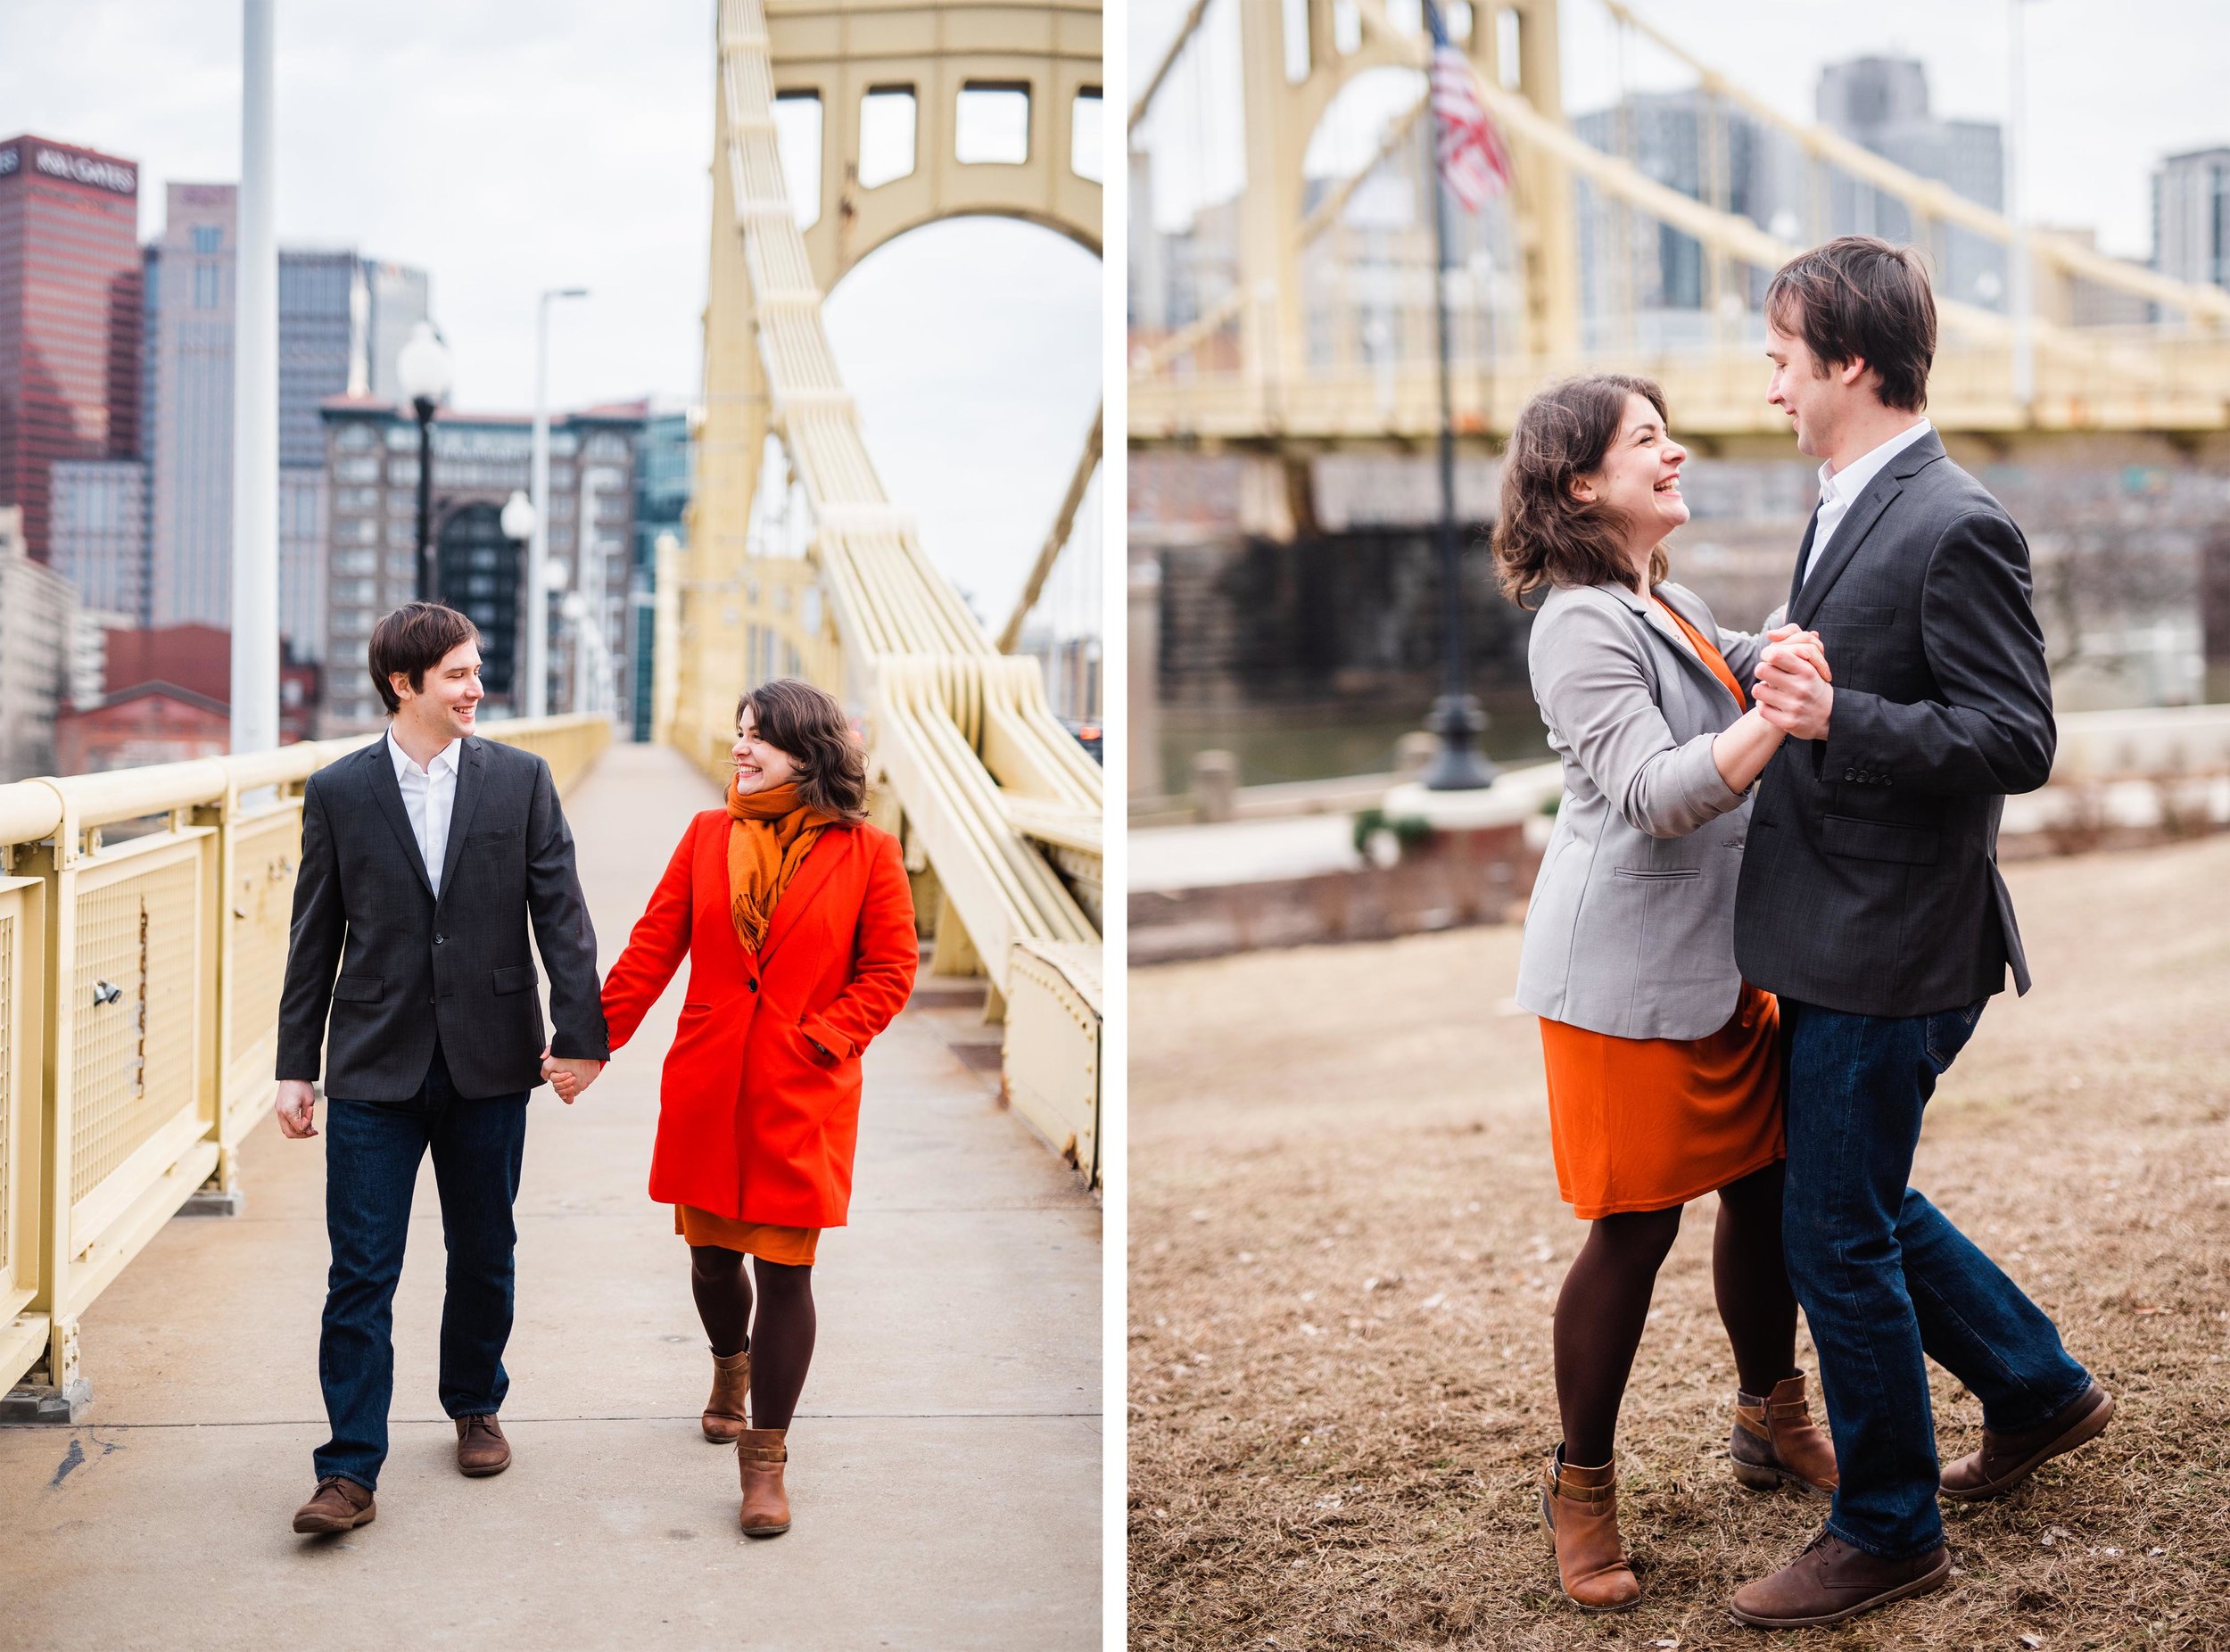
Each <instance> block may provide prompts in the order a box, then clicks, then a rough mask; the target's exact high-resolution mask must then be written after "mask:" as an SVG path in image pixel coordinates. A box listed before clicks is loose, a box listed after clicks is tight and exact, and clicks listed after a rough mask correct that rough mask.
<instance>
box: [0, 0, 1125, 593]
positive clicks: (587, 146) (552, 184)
mask: <svg viewBox="0 0 2230 1652" xmlns="http://www.w3.org/2000/svg"><path fill="white" fill-rule="evenodd" d="M239 28H240V23H239V10H238V7H237V5H236V4H224V3H222V0H147V3H145V4H129V5H127V4H120V3H119V0H96V3H93V4H61V0H21V3H20V4H14V5H12V6H10V7H8V8H6V10H5V12H4V13H0V106H5V107H7V108H8V109H10V110H11V111H12V128H21V129H28V130H29V131H32V132H36V133H38V134H40V135H41V136H50V137H53V138H54V139H56V140H58V141H67V142H82V143H84V144H85V145H87V146H88V147H92V148H96V149H101V150H103V151H105V152H108V153H116V154H120V155H125V156H129V157H130V158H132V160H133V161H135V162H136V164H137V166H138V167H139V168H140V169H141V185H140V194H141V202H142V206H141V219H140V239H141V240H142V241H143V242H145V241H147V240H150V239H152V238H153V236H154V235H156V234H157V233H159V231H160V229H161V222H160V218H159V214H160V211H161V207H160V204H159V203H156V204H153V205H151V204H150V202H151V201H153V197H155V196H156V195H158V194H160V193H161V191H162V190H163V188H164V186H166V185H168V184H169V183H170V182H173V181H177V182H193V183H231V182H234V181H235V180H236V179H237V177H238V166H239V161H238V155H239V134H240V112H239V56H240V34H239ZM712 47H713V7H712V4H711V3H710V0H644V4H640V5H636V6H632V7H627V8H609V7H599V6H594V5H591V4H586V3H585V0H555V3H553V4H542V5H533V6H529V5H525V4H519V0H454V3H451V4H434V3H433V0H398V4H395V5H393V6H391V7H389V8H388V9H387V10H386V11H384V12H383V13H382V14H381V16H380V19H379V21H378V25H377V28H376V30H375V29H370V28H369V27H368V25H367V24H366V23H365V21H364V16H363V14H362V13H359V12H353V11H348V10H342V9H333V10H322V9H321V10H306V9H296V10H289V11H286V12H283V13H282V15H281V16H280V18H279V21H278V36H277V141H278V166H277V191H278V199H277V233H278V239H279V242H280V244H282V245H285V246H290V247H321V246H355V247H359V248H361V249H363V250H364V251H365V252H367V253H368V254H372V255H376V256H377V257H379V258H383V259H389V260H395V261H397V262H400V263H403V264H408V265H411V266H415V267H416V268H422V269H425V270H426V271H427V272H428V274H429V275H430V276H431V277H432V280H433V287H434V317H435V319H436V321H437V322H438V323H439V325H440V326H441V327H442V331H443V333H444V335H445V336H446V338H447V339H448V341H449V343H450V348H451V351H452V352H453V355H454V359H455V363H456V386H455V390H454V392H453V394H452V397H451V404H452V405H454V406H456V407H458V408H459V409H467V410H472V411H491V412H505V413H509V412H519V411H524V410H526V409H530V408H531V407H532V405H533V320H534V318H533V312H534V294H535V293H536V291H537V290H539V289H540V288H541V287H545V286H569V285H583V286H586V287H588V288H589V289H590V291H591V296H590V297H589V298H588V299H587V300H586V301H576V302H574V303H569V304H565V305H560V306H558V307H557V309H556V310H554V312H553V314H552V318H551V327H550V335H551V349H550V386H549V398H550V405H551V406H552V407H553V408H564V407H586V406H591V405H597V404H599V403H606V402H612V401H630V400H633V399H636V398H639V397H643V396H649V397H652V398H654V399H658V400H667V401H695V400H696V399H697V397H698V387H699V379H700V374H701V353H702V342H701V335H700V331H699V318H700V316H701V314H702V310H703V307H704V302H705V293H706V258H707V249H708V236H709V225H710V222H711V189H710V180H709V175H708V167H709V163H710V161H711V156H712V114H713V49H712ZM1100 278H1101V271H1100V266H1099V262H1098V260H1097V259H1096V258H1093V257H1091V256H1089V255H1087V254H1085V253H1084V252H1082V251H1081V250H1080V249H1078V248H1076V247H1074V246H1071V245H1070V244H1068V243H1066V242H1064V241H1062V240H1061V238H1060V237H1058V236H1057V235H1053V234H1052V233H1051V232H1048V231H1045V230H1042V229H1037V228H1035V227H1027V226H1021V225H1018V224H1012V223H1006V222H1001V221H995V220H987V219H974V220H969V221H965V222H959V223H946V224H938V225H933V226H931V227H929V228H927V229H924V230H921V231H918V232H916V233H914V234H912V235H906V236H904V237H903V238H902V239H901V240H900V241H898V242H896V243H895V244H892V245H891V246H889V247H887V248H884V249H883V250H882V251H880V252H878V253H877V254H875V255H874V256H873V257H871V258H870V259H868V260H865V261H864V262H863V264H862V265H861V266H860V267H859V268H857V269H855V271H854V272H853V273H852V274H851V275H849V276H847V277H846V279H845V281H844V282H843V283H842V284H841V285H839V286H838V288H837V290H836V291H835V293H832V294H831V295H830V303H829V307H828V317H829V330H830V342H831V344H832V347H833V348H834V350H835V351H836V354H837V357H838V360H839V362H840V363H841V365H842V366H843V368H844V370H845V373H846V376H847V383H849V384H852V387H853V389H854V391H855V394H856V396H857V398H858V401H859V405H860V407H861V409H862V413H863V418H864V419H865V421H866V424H867V428H868V433H869V438H870V441H871V442H872V443H873V450H874V454H875V458H876V460H877V463H878V465H879V466H880V467H882V469H883V470H884V472H885V473H886V482H887V483H888V486H889V490H890V491H891V493H892V495H893V497H894V498H895V499H896V500H899V501H900V502H901V503H903V504H904V506H905V507H906V508H908V509H910V510H912V511H913V512H914V513H915V515H916V516H917V517H918V519H919V521H920V522H921V533H922V538H923V542H924V546H925V549H927V550H928V551H929V555H930V557H931V558H932V559H933V560H934V561H935V562H936V563H937V566H939V567H941V568H943V569H945V570H946V572H947V573H948V574H950V575H951V576H952V577H953V578H954V581H955V582H957V583H958V584H960V585H961V586H962V587H963V588H964V589H966V590H968V591H970V592H971V593H973V595H974V597H975V599H976V602H977V606H978V608H979V612H980V613H981V615H982V616H983V618H984V620H985V621H986V623H987V624H990V625H993V626H996V625H997V624H1000V623H1001V622H1002V621H1003V619H1004V618H1005V614H1006V608H1007V607H1008V606H1009V605H1010V604H1011V602H1012V598H1013V596H1014V594H1015V593H1016V592H1017V591H1019V589H1020V584H1021V582H1022V580H1023V578H1024V576H1025V574H1027V572H1028V566H1029V562H1030V558H1032V557H1033V556H1034V555H1035V554H1036V552H1037V547H1038V545H1039V544H1040V542H1041V541H1043V539H1044V536H1045V532H1046V529H1047V528H1048V527H1049V526H1050V525H1051V523H1052V520H1053V513H1054V511H1055V509H1056V508H1058V506H1059V504H1060V501H1061V491H1062V490H1063V488H1064V487H1065V486H1066V485H1067V483H1068V478H1069V473H1070V468H1071V467H1072V466H1073V465H1074V463H1075V460H1076V456H1077V452H1078V449H1079V448H1080V447H1081V445H1082V443H1083V439H1084V435H1085V433H1086V429H1087V428H1088V427H1089V425H1090V424H1091V420H1092V412H1093V408H1094V403H1095V401H1097V398H1098V395H1099V390H1100V385H1099V376H1100V351H1099V298H1098V291H1099V282H1100ZM894 295H903V297H902V300H901V302H900V308H901V310H902V312H903V316H902V319H901V321H900V322H899V323H898V324H895V325H894V324H893V323H892V322H891V321H888V320H887V319H885V318H883V317H882V316H880V314H879V313H878V312H880V310H882V309H883V307H884V306H885V304H886V303H887V302H888V301H890V300H891V299H892V297H893V296H894ZM961 341H964V342H965V347H964V348H961V347H958V345H959V343H960V342H961ZM956 401H959V402H965V403H967V404H969V405H970V406H971V407H975V406H981V407H986V408H988V409H991V410H992V411H993V412H994V414H995V417H996V418H997V423H998V438H999V439H998V440H995V441H994V440H990V439H987V438H979V439H976V440H971V441H962V440H959V439H957V437H956V435H955V434H954V430H953V429H952V427H951V425H952V421H951V409H952V407H953V406H954V403H955V402H956Z"/></svg>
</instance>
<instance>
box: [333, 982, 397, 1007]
mask: <svg viewBox="0 0 2230 1652" xmlns="http://www.w3.org/2000/svg"><path fill="white" fill-rule="evenodd" d="M333 995H334V996H335V998H338V999H339V1000H341V1002H342V1003H343V1004H377V1003H378V1002H379V1001H380V1000H381V999H382V998H384V997H385V996H386V995H387V981H386V978H385V977H384V976H378V975H343V976H338V977H336V978H335V980H334V983H333Z"/></svg>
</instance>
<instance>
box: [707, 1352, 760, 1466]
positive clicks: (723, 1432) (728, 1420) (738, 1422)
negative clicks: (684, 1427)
mask: <svg viewBox="0 0 2230 1652" xmlns="http://www.w3.org/2000/svg"><path fill="white" fill-rule="evenodd" d="M750 1398H751V1351H750V1350H749V1349H745V1350H744V1351H742V1352H741V1353H739V1354H714V1356H713V1397H712V1398H711V1399H710V1400H706V1402H705V1415H704V1416H703V1417H700V1418H699V1419H698V1425H699V1426H700V1427H702V1428H703V1429H704V1431H705V1438H706V1439H707V1440H709V1441H712V1442H713V1443H714V1445H731V1444H732V1443H734V1441H735V1438H736V1436H737V1435H738V1434H739V1433H742V1432H743V1431H744V1429H745V1427H746V1426H747V1424H746V1422H745V1417H744V1408H745V1404H746V1402H747V1401H748V1400H749V1399H750Z"/></svg>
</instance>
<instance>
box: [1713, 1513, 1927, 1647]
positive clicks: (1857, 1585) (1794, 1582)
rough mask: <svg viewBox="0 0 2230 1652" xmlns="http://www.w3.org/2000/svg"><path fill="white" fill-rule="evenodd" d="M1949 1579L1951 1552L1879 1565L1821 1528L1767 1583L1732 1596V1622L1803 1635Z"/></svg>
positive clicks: (1873, 1557) (1750, 1585)
mask: <svg viewBox="0 0 2230 1652" xmlns="http://www.w3.org/2000/svg"><path fill="white" fill-rule="evenodd" d="M1950 1575H1951V1551H1950V1550H1949V1549H1945V1547H1944V1546H1943V1545H1942V1544H1941V1543H1938V1544H1937V1546H1936V1547H1935V1548H1933V1549H1929V1551H1928V1552H1927V1553H1926V1554H1921V1555H1907V1556H1905V1557H1904V1558H1902V1559H1898V1560H1884V1559H1883V1558H1882V1557H1880V1556H1879V1555H1870V1554H1868V1553H1867V1552H1866V1551H1865V1550H1864V1549H1853V1548H1852V1547H1851V1546H1850V1545H1849V1544H1848V1543H1846V1542H1845V1541H1844V1540H1842V1539H1841V1538H1839V1537H1838V1536H1836V1535H1835V1533H1834V1532H1830V1531H1829V1530H1828V1529H1827V1528H1826V1527H1825V1526H1822V1527H1821V1528H1820V1534H1819V1535H1818V1536H1817V1537H1815V1538H1813V1540H1812V1541H1810V1542H1809V1543H1806V1544H1805V1547H1804V1552H1803V1553H1801V1554H1799V1555H1798V1556H1797V1557H1796V1558H1795V1559H1794V1560H1792V1561H1790V1562H1789V1563H1788V1565H1785V1566H1783V1567H1782V1568H1781V1569H1780V1571H1778V1572H1776V1573H1774V1574H1773V1575H1772V1576H1771V1577H1762V1578H1760V1579H1759V1580H1758V1581H1757V1582H1755V1583H1745V1584H1744V1585H1743V1586H1742V1587H1741V1588H1740V1589H1738V1590H1735V1595H1734V1607H1733V1611H1734V1620H1735V1622H1736V1623H1749V1624H1753V1625H1755V1627H1757V1628H1759V1629H1805V1628H1809V1627H1811V1626H1812V1625H1813V1624H1818V1623H1841V1622H1842V1621H1843V1620H1844V1619H1845V1618H1846V1617H1856V1616H1857V1615H1859V1614H1860V1613H1861V1612H1871V1611H1872V1610H1873V1609H1874V1608H1875V1607H1886V1606H1887V1605H1888V1604H1889V1603H1890V1602H1891V1601H1893V1600H1903V1599H1904V1598H1906V1597H1907V1596H1910V1595H1924V1594H1926V1593H1928V1591H1929V1590H1931V1589H1934V1588H1936V1587H1937V1586H1938V1585H1939V1584H1941V1583H1942V1582H1943V1581H1944V1580H1945V1578H1947V1577H1949V1576H1950Z"/></svg>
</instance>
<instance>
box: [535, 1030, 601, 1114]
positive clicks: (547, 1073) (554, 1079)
mask: <svg viewBox="0 0 2230 1652" xmlns="http://www.w3.org/2000/svg"><path fill="white" fill-rule="evenodd" d="M603 1070H604V1063H603V1062H602V1061H590V1060H588V1059H586V1058H585V1057H581V1056H566V1055H552V1054H550V1053H549V1045H543V1046H542V1078H543V1080H544V1082H546V1083H547V1084H548V1085H549V1087H550V1088H551V1089H553V1090H555V1091H557V1092H558V1100H559V1101H561V1102H563V1103H565V1104H566V1106H568V1107H570V1106H572V1105H573V1099H574V1096H576V1095H578V1094H581V1092H582V1091H583V1090H585V1089H587V1088H588V1087H589V1086H591V1085H592V1084H594V1083H595V1082H596V1078H597V1075H598V1074H599V1073H600V1072H602V1071H603Z"/></svg>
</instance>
